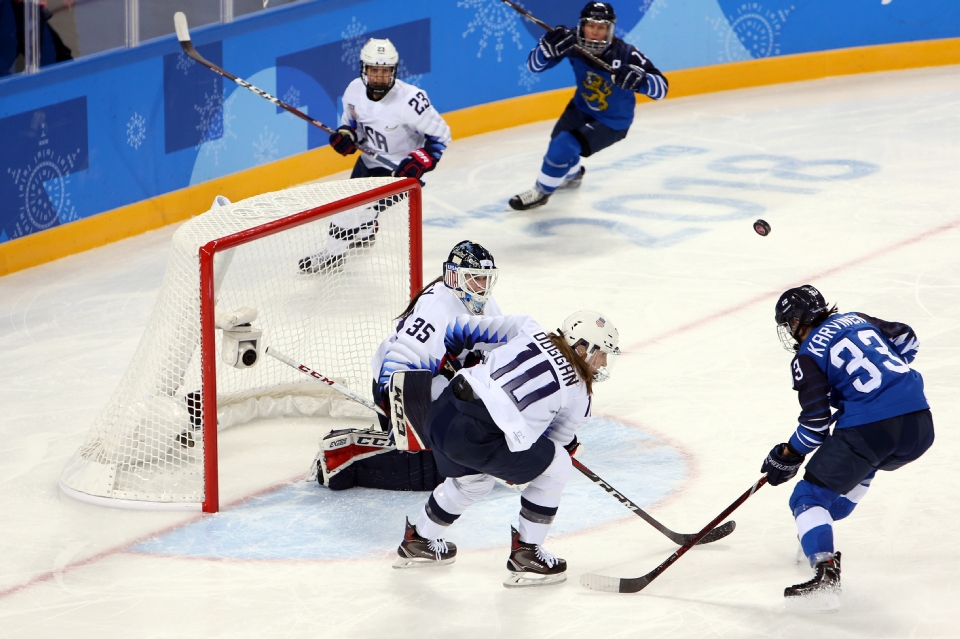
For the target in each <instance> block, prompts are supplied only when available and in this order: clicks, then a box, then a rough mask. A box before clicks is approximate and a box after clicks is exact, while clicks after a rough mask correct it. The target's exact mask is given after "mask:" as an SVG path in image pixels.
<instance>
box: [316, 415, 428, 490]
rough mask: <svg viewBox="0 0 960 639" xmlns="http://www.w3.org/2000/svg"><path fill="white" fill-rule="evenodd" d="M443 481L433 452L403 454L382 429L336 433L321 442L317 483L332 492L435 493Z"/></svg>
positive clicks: (330, 434)
mask: <svg viewBox="0 0 960 639" xmlns="http://www.w3.org/2000/svg"><path fill="white" fill-rule="evenodd" d="M443 479H444V478H443V476H442V475H441V474H440V472H439V470H437V465H436V463H435V462H434V459H433V453H432V452H431V451H420V452H417V453H402V452H400V451H398V450H396V448H394V447H393V446H392V445H391V444H390V441H389V437H388V435H387V434H386V433H384V432H382V431H380V430H376V429H368V430H359V429H354V428H349V429H343V430H335V431H331V432H330V433H329V434H327V435H326V436H325V437H324V438H323V440H322V441H321V449H320V455H318V459H317V480H318V481H319V482H320V484H321V485H323V486H326V487H328V488H329V489H330V490H346V489H347V488H353V487H354V486H359V487H361V488H380V489H382V490H401V491H420V490H433V489H434V488H435V487H436V486H438V485H439V484H441V483H442V482H443Z"/></svg>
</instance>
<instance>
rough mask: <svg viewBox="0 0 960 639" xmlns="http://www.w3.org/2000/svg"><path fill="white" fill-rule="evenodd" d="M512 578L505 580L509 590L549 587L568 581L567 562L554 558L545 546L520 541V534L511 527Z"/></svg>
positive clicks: (508, 563) (508, 564) (509, 565)
mask: <svg viewBox="0 0 960 639" xmlns="http://www.w3.org/2000/svg"><path fill="white" fill-rule="evenodd" d="M507 570H509V571H510V576H509V577H508V578H507V579H505V580H504V582H503V585H504V586H505V587H507V588H527V587H529V586H549V585H551V584H559V583H562V582H564V581H566V580H567V562H566V561H565V560H563V559H560V558H558V557H554V556H553V554H552V553H550V552H548V551H547V550H545V549H544V548H543V546H538V545H537V544H525V543H523V542H522V541H520V532H519V531H517V529H516V528H514V527H513V526H510V558H509V559H507Z"/></svg>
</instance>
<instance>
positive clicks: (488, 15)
mask: <svg viewBox="0 0 960 639" xmlns="http://www.w3.org/2000/svg"><path fill="white" fill-rule="evenodd" d="M457 6H458V7H462V8H464V9H468V10H473V11H476V13H475V14H474V16H473V19H472V20H471V21H470V22H469V23H468V24H467V30H466V31H464V32H463V37H464V38H466V37H467V36H468V35H470V34H471V33H473V32H474V31H477V30H480V31H481V36H480V48H479V49H478V50H477V57H478V58H480V57H483V50H484V49H486V48H487V40H488V39H489V38H495V39H496V41H497V43H496V45H494V47H493V49H494V51H496V52H497V62H500V61H502V60H503V55H502V53H503V41H504V38H506V37H509V38H510V39H511V40H512V41H513V42H514V43H516V45H517V49H521V50H522V49H523V45H522V44H521V43H520V31H519V30H518V29H517V23H518V18H517V13H516V11H514V10H513V9H511V8H510V7H509V6H507V5H506V4H504V3H502V2H500V0H458V2H457Z"/></svg>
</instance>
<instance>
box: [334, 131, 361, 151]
mask: <svg viewBox="0 0 960 639" xmlns="http://www.w3.org/2000/svg"><path fill="white" fill-rule="evenodd" d="M330 146H332V147H333V150H334V151H336V152H337V153H339V154H340V155H350V154H351V153H356V152H357V133H356V131H354V130H353V129H351V128H350V127H348V126H342V127H340V128H339V129H337V132H336V133H334V134H332V135H331V136H330Z"/></svg>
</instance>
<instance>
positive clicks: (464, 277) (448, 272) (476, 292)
mask: <svg viewBox="0 0 960 639" xmlns="http://www.w3.org/2000/svg"><path fill="white" fill-rule="evenodd" d="M443 283H444V285H446V287H447V288H451V289H453V292H454V293H456V295H457V297H459V298H460V301H462V302H463V305H464V306H466V307H467V310H468V311H470V312H471V313H472V314H473V315H482V314H483V307H484V305H486V303H487V300H488V299H490V295H491V294H492V292H493V286H494V284H496V283H497V267H496V265H495V264H494V263H493V256H492V255H490V251H488V250H487V249H485V248H483V247H482V246H480V245H479V244H476V243H474V242H470V241H469V240H465V241H463V242H460V243H459V244H457V245H456V246H454V247H453V250H452V251H450V256H449V257H448V258H447V261H446V262H444V263H443Z"/></svg>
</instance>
